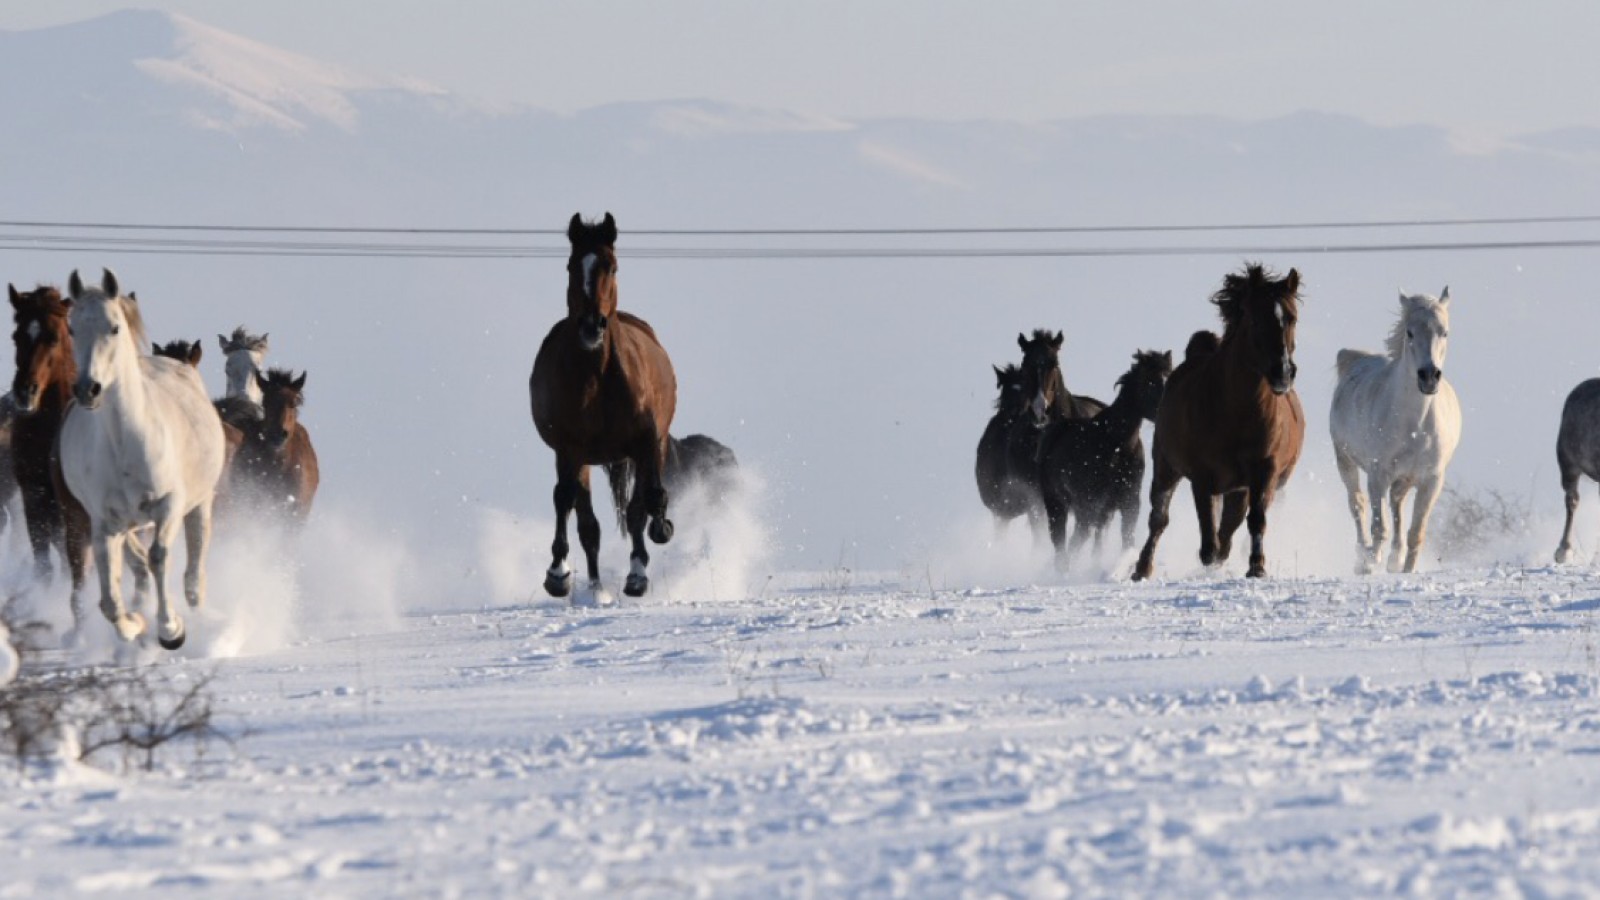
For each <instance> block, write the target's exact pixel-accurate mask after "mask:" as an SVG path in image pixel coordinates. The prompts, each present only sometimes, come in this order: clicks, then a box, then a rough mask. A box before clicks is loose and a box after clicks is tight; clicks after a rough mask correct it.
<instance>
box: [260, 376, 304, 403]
mask: <svg viewBox="0 0 1600 900" xmlns="http://www.w3.org/2000/svg"><path fill="white" fill-rule="evenodd" d="M301 374H302V376H303V375H304V373H301ZM261 380H262V381H264V382H266V385H265V387H266V388H268V389H270V388H285V389H287V390H291V391H294V392H295V393H296V394H298V395H299V397H300V400H301V402H304V401H305V396H306V395H305V390H304V389H301V388H296V387H295V386H294V383H295V380H296V379H295V377H294V370H293V369H279V368H277V367H273V368H270V369H268V370H267V374H265V375H263V376H262V377H261Z"/></svg>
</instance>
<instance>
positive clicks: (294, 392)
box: [255, 369, 307, 454]
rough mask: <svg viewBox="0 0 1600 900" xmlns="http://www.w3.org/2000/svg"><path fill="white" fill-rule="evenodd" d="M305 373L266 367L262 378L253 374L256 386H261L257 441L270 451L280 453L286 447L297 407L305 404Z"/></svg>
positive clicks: (296, 418) (295, 423)
mask: <svg viewBox="0 0 1600 900" xmlns="http://www.w3.org/2000/svg"><path fill="white" fill-rule="evenodd" d="M306 375H307V373H305V372H301V373H300V377H299V378H296V377H294V373H293V372H292V371H290V370H288V369H270V370H268V371H267V374H266V377H262V375H261V373H259V372H257V373H256V376H255V378H256V386H257V387H259V388H260V389H261V411H262V419H261V440H262V441H263V442H265V443H266V445H267V446H268V447H269V448H270V449H271V450H272V452H274V453H278V454H281V453H283V452H284V450H285V449H286V448H287V447H288V446H289V438H290V436H291V435H293V434H294V433H295V429H297V428H298V427H299V425H300V406H301V404H303V403H305V400H306V395H305V387H306Z"/></svg>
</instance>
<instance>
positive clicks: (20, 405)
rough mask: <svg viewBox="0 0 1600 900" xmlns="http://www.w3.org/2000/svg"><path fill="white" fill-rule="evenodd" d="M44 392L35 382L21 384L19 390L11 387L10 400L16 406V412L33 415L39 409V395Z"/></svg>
mask: <svg viewBox="0 0 1600 900" xmlns="http://www.w3.org/2000/svg"><path fill="white" fill-rule="evenodd" d="M42 393H44V392H43V391H42V390H40V388H39V385H37V384H28V385H23V387H22V388H21V389H20V390H19V389H17V388H15V387H13V388H12V389H11V402H12V403H13V404H14V405H15V406H16V408H17V414H18V415H23V416H29V415H33V414H34V413H36V412H38V411H39V395H40V394H42Z"/></svg>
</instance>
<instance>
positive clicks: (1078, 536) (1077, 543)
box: [1056, 515, 1090, 572]
mask: <svg viewBox="0 0 1600 900" xmlns="http://www.w3.org/2000/svg"><path fill="white" fill-rule="evenodd" d="M1089 530H1090V526H1089V523H1088V521H1087V520H1085V519H1084V517H1083V516H1081V515H1080V516H1078V517H1077V518H1076V519H1074V520H1073V523H1072V542H1071V543H1069V544H1068V545H1067V554H1066V558H1065V559H1063V560H1061V561H1060V564H1059V565H1057V567H1056V568H1058V569H1060V570H1061V571H1062V572H1066V571H1067V570H1069V569H1071V568H1072V561H1073V560H1074V559H1077V558H1078V551H1079V550H1082V549H1083V545H1084V542H1086V541H1088V540H1089Z"/></svg>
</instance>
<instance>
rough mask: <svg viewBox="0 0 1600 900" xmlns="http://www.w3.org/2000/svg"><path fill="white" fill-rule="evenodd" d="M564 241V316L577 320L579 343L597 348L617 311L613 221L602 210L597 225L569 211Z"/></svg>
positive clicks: (615, 240)
mask: <svg viewBox="0 0 1600 900" xmlns="http://www.w3.org/2000/svg"><path fill="white" fill-rule="evenodd" d="M567 240H568V241H569V242H571V244H572V255H571V256H570V257H568V259H567V318H568V319H569V320H571V321H573V322H576V323H577V326H578V337H579V338H580V339H581V340H582V341H583V345H584V346H585V347H587V348H588V349H590V350H599V349H600V348H601V347H602V346H603V345H604V344H605V339H606V328H607V326H608V325H609V324H610V322H611V317H612V316H614V315H615V314H616V311H617V250H616V244H617V220H616V219H613V218H612V217H611V213H606V217H605V219H604V220H602V221H601V222H600V223H599V224H598V225H597V224H594V223H592V222H585V221H583V217H582V216H581V215H579V214H578V213H573V214H572V221H571V222H570V223H568V224H567Z"/></svg>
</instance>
